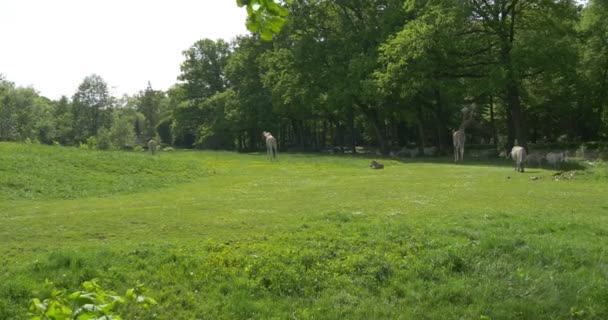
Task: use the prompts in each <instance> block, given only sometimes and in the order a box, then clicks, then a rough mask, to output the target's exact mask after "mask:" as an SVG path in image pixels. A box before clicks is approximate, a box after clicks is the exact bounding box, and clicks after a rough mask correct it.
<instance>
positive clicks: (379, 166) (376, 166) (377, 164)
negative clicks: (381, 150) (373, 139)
mask: <svg viewBox="0 0 608 320" xmlns="http://www.w3.org/2000/svg"><path fill="white" fill-rule="evenodd" d="M369 167H370V168H372V169H384V165H383V164H382V163H380V162H378V161H376V160H372V162H371V163H370V164H369Z"/></svg>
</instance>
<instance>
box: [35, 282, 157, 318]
mask: <svg viewBox="0 0 608 320" xmlns="http://www.w3.org/2000/svg"><path fill="white" fill-rule="evenodd" d="M44 286H45V288H46V289H47V290H50V297H48V298H46V299H44V300H40V299H39V298H33V299H32V300H31V302H30V308H29V309H30V313H29V314H28V316H29V317H30V319H33V320H43V319H56V320H63V319H105V320H110V319H114V320H120V319H122V318H121V317H120V316H119V315H116V314H114V313H115V312H116V308H117V306H118V305H119V304H134V305H136V307H139V308H144V309H148V308H150V307H151V306H153V305H156V300H154V299H153V298H150V297H146V296H144V295H141V294H140V293H142V292H143V291H144V290H145V289H144V287H143V286H141V285H138V286H137V287H136V288H131V289H128V290H127V291H126V293H125V296H124V297H123V296H120V295H117V294H116V293H114V292H112V291H107V290H105V289H103V288H102V287H101V286H100V285H99V284H98V283H97V279H93V280H91V281H85V282H84V283H83V284H82V287H83V289H84V290H82V291H76V292H74V293H72V294H70V295H66V290H64V289H57V288H56V287H55V285H54V284H53V282H50V281H48V280H45V282H44Z"/></svg>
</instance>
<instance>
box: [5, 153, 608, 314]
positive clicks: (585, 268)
mask: <svg viewBox="0 0 608 320" xmlns="http://www.w3.org/2000/svg"><path fill="white" fill-rule="evenodd" d="M428 160H430V161H433V162H432V163H431V162H421V161H417V162H399V161H394V160H381V162H383V163H384V165H385V168H384V170H372V169H370V168H369V166H368V165H369V161H370V159H368V158H361V157H349V156H320V155H304V154H283V155H282V156H281V159H280V161H278V162H274V163H272V162H270V161H268V159H266V157H265V154H264V153H259V154H237V153H230V152H196V151H183V152H182V151H177V152H164V153H162V152H161V153H160V154H159V155H157V156H154V157H153V156H151V155H150V154H147V153H134V152H99V151H90V150H80V149H76V148H63V147H50V146H38V145H20V144H11V143H0V257H2V264H1V265H0V318H1V319H12V318H23V316H24V315H25V314H26V313H27V308H28V303H29V300H30V299H31V298H33V297H42V298H44V294H45V292H44V290H42V288H43V283H44V280H45V279H48V280H49V281H52V282H54V283H55V285H56V286H57V287H59V288H65V289H67V290H68V292H73V291H76V290H77V289H78V288H79V286H80V284H81V283H82V282H83V281H85V280H90V279H93V278H97V279H99V282H100V283H101V284H102V285H103V287H104V288H106V289H108V290H114V291H116V292H124V290H125V289H126V288H131V287H134V286H135V285H137V284H138V283H141V284H144V285H145V286H146V287H147V288H148V289H149V291H148V292H147V294H148V295H149V296H152V297H154V298H155V299H156V300H157V301H158V302H159V303H158V305H156V306H154V307H153V308H152V309H150V310H148V311H147V313H146V314H143V315H142V314H140V315H139V317H142V318H159V319H195V318H213V319H249V318H257V319H269V318H276V319H287V318H294V319H313V318H314V319H421V318H422V319H508V318H519V319H541V318H545V319H546V318H552V319H607V318H608V252H607V249H606V248H607V247H606V243H608V196H606V195H607V194H608V187H607V185H608V184H607V183H606V182H607V181H608V174H607V166H606V165H605V164H601V163H600V164H597V165H595V166H594V167H590V168H587V169H586V170H583V171H577V173H578V174H577V175H575V176H573V177H574V178H573V179H566V178H564V179H561V180H559V181H555V180H554V179H553V176H552V175H553V173H554V172H555V171H552V170H545V169H536V168H526V172H525V173H523V174H521V173H516V172H514V170H513V163H512V161H506V160H496V162H492V163H471V161H472V160H471V159H467V160H465V163H464V164H453V163H451V158H450V157H445V158H440V159H428ZM531 177H536V180H531V179H530V178H531ZM564 177H565V176H564ZM47 294H48V293H47ZM125 312H126V314H123V316H124V318H131V317H134V315H133V314H131V315H129V313H128V312H129V311H128V310H127V311H125Z"/></svg>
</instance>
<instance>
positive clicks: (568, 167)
mask: <svg viewBox="0 0 608 320" xmlns="http://www.w3.org/2000/svg"><path fill="white" fill-rule="evenodd" d="M246 154H247V155H252V156H266V154H265V153H263V152H249V153H246ZM283 154H284V155H289V156H292V157H297V158H318V157H332V158H349V159H353V158H355V159H366V160H377V161H383V160H384V161H389V160H392V161H398V162H401V163H433V164H444V165H459V166H477V167H478V166H488V167H504V168H513V170H514V168H515V163H514V161H513V160H512V159H510V158H502V157H487V156H475V155H466V154H465V158H464V161H462V162H458V163H455V162H454V158H453V156H452V155H449V156H436V157H430V156H425V157H415V158H398V157H391V156H382V155H379V154H374V153H371V152H367V153H356V154H352V153H324V152H296V151H291V152H290V151H286V152H283ZM534 169H536V170H537V171H531V170H534ZM540 169H544V170H554V171H573V170H586V169H587V167H586V166H584V165H582V164H580V163H579V162H574V161H569V162H563V163H561V164H560V165H559V166H557V168H555V167H553V166H549V165H547V164H546V163H544V164H543V165H542V166H540V167H538V166H525V170H526V171H525V173H540V171H539V170H540Z"/></svg>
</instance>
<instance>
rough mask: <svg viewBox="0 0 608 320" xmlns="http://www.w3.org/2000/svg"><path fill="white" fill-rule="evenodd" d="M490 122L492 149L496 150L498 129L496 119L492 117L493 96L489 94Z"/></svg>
mask: <svg viewBox="0 0 608 320" xmlns="http://www.w3.org/2000/svg"><path fill="white" fill-rule="evenodd" d="M490 123H491V124H492V140H493V141H494V150H496V151H498V130H497V129H496V119H495V118H494V96H492V95H490Z"/></svg>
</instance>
